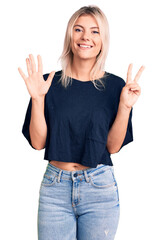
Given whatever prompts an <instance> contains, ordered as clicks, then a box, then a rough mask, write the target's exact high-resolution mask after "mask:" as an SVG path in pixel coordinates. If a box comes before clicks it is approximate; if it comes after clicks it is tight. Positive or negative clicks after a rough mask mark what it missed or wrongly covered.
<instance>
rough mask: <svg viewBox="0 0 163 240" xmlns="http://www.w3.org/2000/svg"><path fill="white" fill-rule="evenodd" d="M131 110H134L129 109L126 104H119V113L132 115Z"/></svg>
mask: <svg viewBox="0 0 163 240" xmlns="http://www.w3.org/2000/svg"><path fill="white" fill-rule="evenodd" d="M131 109H132V107H128V106H126V105H125V104H123V103H122V102H119V106H118V111H121V112H124V113H130V112H131Z"/></svg>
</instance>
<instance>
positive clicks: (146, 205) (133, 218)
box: [0, 0, 163, 240]
mask: <svg viewBox="0 0 163 240" xmlns="http://www.w3.org/2000/svg"><path fill="white" fill-rule="evenodd" d="M89 4H96V5H98V6H99V7H100V8H101V9H102V10H103V11H104V13H105V14H106V16H107V18H108V22H109V25H110V49H109V54H108V58H107V61H106V67H105V70H106V71H108V72H111V73H113V74H116V75H118V76H120V77H122V78H124V80H126V75H127V69H128V65H129V63H133V77H134V76H135V74H136V73H137V71H138V70H139V68H140V67H141V65H145V67H146V68H145V70H144V72H143V74H142V76H141V78H140V80H139V84H140V86H141V89H142V94H141V96H140V98H139V100H138V101H137V103H136V104H135V105H134V110H133V132H134V141H133V142H132V143H130V144H128V145H127V146H125V147H124V148H123V149H121V151H120V152H119V153H116V154H114V155H112V160H113V163H114V168H115V176H116V179H117V182H118V186H119V195H120V206H121V216H120V222H119V226H118V230H117V234H116V238H115V239H116V240H122V239H125V240H131V239H132V240H138V239H139V240H144V239H148V240H149V239H157V240H162V239H163V231H162V215H163V194H162V189H163V188H162V184H163V163H162V161H163V156H162V142H163V141H162V135H163V127H162V123H163V114H162V103H163V97H162V92H163V91H162V88H163V84H162V81H163V74H162V60H163V57H162V56H163V47H162V44H163V35H162V29H163V26H162V24H161V23H163V17H162V16H161V15H162V6H161V1H158V0H155V1H150V0H148V1H147V0H137V1H132V0H123V1H121V0H116V1H115V0H110V1H105V0H96V1H95V0H94V1H88V0H82V1H76V0H74V1H62V0H60V1H54V0H53V1H52V0H47V1H41V0H39V1H35V0H28V1H19V0H15V1H5V2H3V4H2V3H1V6H0V9H1V14H0V23H1V28H0V29H1V30H0V32H1V38H0V61H1V62H0V67H1V85H0V89H1V94H0V98H1V99H0V104H1V106H0V109H1V118H0V120H1V123H0V127H1V129H0V133H1V144H0V146H1V171H0V193H1V197H0V220H1V224H0V228H1V231H0V239H3V240H6V239H17V240H22V239H23V240H29V239H31V240H33V239H37V207H38V196H39V187H40V183H41V180H42V176H43V173H44V171H45V168H46V164H47V161H45V160H43V156H44V150H41V151H37V150H34V149H32V148H31V147H30V145H29V144H28V142H27V140H26V139H25V138H24V137H23V135H22V133H21V130H22V125H23V122H24V117H25V113H26V109H27V105H28V102H29V98H30V95H29V93H28V91H27V88H26V85H25V82H24V80H23V79H22V78H21V76H20V74H19V72H18V67H21V68H22V70H23V71H24V72H25V73H26V74H27V68H26V63H25V59H26V57H28V55H29V54H30V53H32V54H33V55H34V58H35V61H36V60H37V54H40V55H41V57H42V60H43V68H44V69H43V72H44V73H49V72H51V71H52V70H55V71H58V70H60V64H59V63H57V60H58V58H59V56H60V54H61V52H62V48H63V41H64V35H65V30H66V26H67V22H68V20H69V18H70V17H71V15H72V14H73V13H74V12H75V11H76V10H78V9H79V8H80V7H82V6H84V5H89ZM45 240H46V239H45Z"/></svg>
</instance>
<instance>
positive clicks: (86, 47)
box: [78, 44, 93, 49]
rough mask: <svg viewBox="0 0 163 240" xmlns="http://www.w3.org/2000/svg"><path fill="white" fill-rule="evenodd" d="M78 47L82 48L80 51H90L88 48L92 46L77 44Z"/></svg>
mask: <svg viewBox="0 0 163 240" xmlns="http://www.w3.org/2000/svg"><path fill="white" fill-rule="evenodd" d="M78 47H80V48H82V49H90V48H92V47H93V46H90V45H82V44H78Z"/></svg>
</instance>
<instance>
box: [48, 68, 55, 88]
mask: <svg viewBox="0 0 163 240" xmlns="http://www.w3.org/2000/svg"><path fill="white" fill-rule="evenodd" d="M54 75H55V71H52V72H51V73H50V74H49V76H48V79H47V80H46V81H47V83H48V84H49V86H50V85H51V83H52V79H53V77H54Z"/></svg>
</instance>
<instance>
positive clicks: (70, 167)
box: [50, 160, 90, 171]
mask: <svg viewBox="0 0 163 240" xmlns="http://www.w3.org/2000/svg"><path fill="white" fill-rule="evenodd" d="M50 164H52V165H54V166H55V167H57V168H60V169H62V170H66V171H78V170H84V169H87V168H90V167H88V166H84V165H82V164H80V163H73V162H59V161H54V160H51V161H50Z"/></svg>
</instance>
